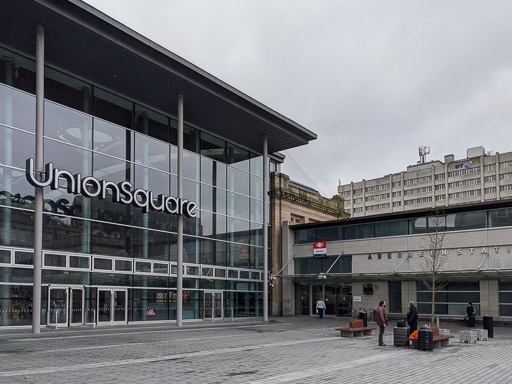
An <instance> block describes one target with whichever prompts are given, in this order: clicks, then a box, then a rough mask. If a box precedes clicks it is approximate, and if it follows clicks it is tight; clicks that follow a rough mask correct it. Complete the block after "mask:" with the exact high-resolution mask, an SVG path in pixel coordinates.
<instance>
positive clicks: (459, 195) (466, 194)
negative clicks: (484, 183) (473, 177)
mask: <svg viewBox="0 0 512 384" xmlns="http://www.w3.org/2000/svg"><path fill="white" fill-rule="evenodd" d="M480 195H481V190H480V189H473V190H471V191H463V192H457V193H450V194H449V195H448V197H449V198H450V200H451V199H462V198H465V197H473V196H480Z"/></svg>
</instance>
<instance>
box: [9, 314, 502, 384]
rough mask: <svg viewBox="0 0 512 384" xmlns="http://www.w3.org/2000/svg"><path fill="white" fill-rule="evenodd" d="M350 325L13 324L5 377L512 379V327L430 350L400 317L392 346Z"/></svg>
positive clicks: (314, 321) (285, 321)
mask: <svg viewBox="0 0 512 384" xmlns="http://www.w3.org/2000/svg"><path fill="white" fill-rule="evenodd" d="M341 325H343V326H346V325H348V319H333V318H324V319H322V320H320V319H318V318H308V317H290V318H287V317H285V318H276V319H272V320H271V321H270V322H268V323H263V322H262V321H255V320H251V321H235V322H222V323H214V324H212V323H208V322H194V323H185V325H184V326H183V327H182V328H180V329H178V328H177V327H176V326H175V325H169V324H151V325H149V324H144V325H127V326H117V327H98V328H79V329H77V328H71V329H58V330H50V329H43V332H42V333H41V334H40V335H32V334H31V333H30V329H29V328H23V329H20V328H18V329H7V330H5V329H3V330H0V383H2V384H6V383H41V384H47V383H95V384H97V383H196V384H197V383H252V384H256V383H261V384H263V383H265V384H266V383H317V382H324V383H371V382H376V381H378V382H380V383H512V327H507V326H495V327H494V338H493V339H489V341H479V342H477V343H476V344H464V343H459V341H458V338H457V337H455V338H453V339H451V341H450V346H448V347H443V348H440V349H435V350H434V351H429V352H425V351H418V350H414V349H409V348H398V347H394V346H393V337H392V326H393V325H394V324H393V323H391V324H390V329H389V330H387V331H386V334H385V339H384V341H385V342H386V343H387V345H388V346H387V347H378V346H377V334H376V333H375V332H374V335H372V336H365V337H357V338H353V339H350V338H340V337H339V334H338V332H336V331H335V330H334V328H335V327H339V326H341ZM370 325H371V324H370ZM477 326H479V325H478V324H477ZM441 327H442V328H448V329H450V331H451V333H452V334H455V335H456V334H457V333H458V331H459V330H461V329H464V327H463V326H462V324H454V323H445V324H443V323H442V324H441Z"/></svg>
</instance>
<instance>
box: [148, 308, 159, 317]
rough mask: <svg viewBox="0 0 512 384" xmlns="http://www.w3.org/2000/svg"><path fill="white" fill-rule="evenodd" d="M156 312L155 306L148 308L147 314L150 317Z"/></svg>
mask: <svg viewBox="0 0 512 384" xmlns="http://www.w3.org/2000/svg"><path fill="white" fill-rule="evenodd" d="M156 314H157V312H156V309H155V308H148V309H147V310H146V316H147V317H149V318H152V317H155V316H156Z"/></svg>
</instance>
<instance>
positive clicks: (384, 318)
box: [377, 300, 388, 347]
mask: <svg viewBox="0 0 512 384" xmlns="http://www.w3.org/2000/svg"><path fill="white" fill-rule="evenodd" d="M377 324H378V325H379V346H380V347H385V346H386V344H384V330H385V329H386V327H387V325H388V315H387V314H386V302H385V301H384V300H381V301H379V308H378V309H377Z"/></svg>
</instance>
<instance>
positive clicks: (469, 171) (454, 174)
mask: <svg viewBox="0 0 512 384" xmlns="http://www.w3.org/2000/svg"><path fill="white" fill-rule="evenodd" d="M475 173H480V167H475V168H467V169H459V170H457V171H451V172H448V177H458V176H465V175H474V174H475Z"/></svg>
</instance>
